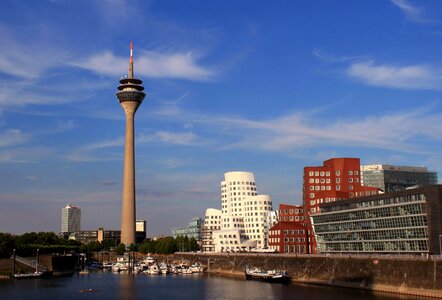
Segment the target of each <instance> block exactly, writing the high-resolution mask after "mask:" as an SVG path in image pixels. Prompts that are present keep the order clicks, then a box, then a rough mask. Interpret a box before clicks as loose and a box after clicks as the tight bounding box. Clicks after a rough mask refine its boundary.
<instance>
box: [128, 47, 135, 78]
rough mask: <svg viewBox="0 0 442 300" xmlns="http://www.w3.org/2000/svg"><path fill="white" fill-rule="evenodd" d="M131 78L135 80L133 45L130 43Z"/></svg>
mask: <svg viewBox="0 0 442 300" xmlns="http://www.w3.org/2000/svg"><path fill="white" fill-rule="evenodd" d="M128 75H129V76H128V77H129V78H134V59H133V43H132V41H130V57H129V74H128Z"/></svg>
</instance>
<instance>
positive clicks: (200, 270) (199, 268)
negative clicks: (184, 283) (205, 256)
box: [189, 263, 204, 273]
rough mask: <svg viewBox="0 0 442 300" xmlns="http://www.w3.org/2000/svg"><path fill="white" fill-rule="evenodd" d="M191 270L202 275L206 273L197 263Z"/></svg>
mask: <svg viewBox="0 0 442 300" xmlns="http://www.w3.org/2000/svg"><path fill="white" fill-rule="evenodd" d="M189 269H190V270H191V271H192V272H193V273H202V272H204V268H203V266H202V265H200V264H198V263H195V264H193V265H191V266H190V267H189Z"/></svg>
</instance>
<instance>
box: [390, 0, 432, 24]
mask: <svg viewBox="0 0 442 300" xmlns="http://www.w3.org/2000/svg"><path fill="white" fill-rule="evenodd" d="M390 1H391V2H392V3H393V4H394V5H396V6H397V7H398V8H399V9H400V10H401V11H402V12H403V13H404V15H405V16H406V17H407V18H408V19H409V20H411V21H413V22H423V21H425V18H424V16H423V12H422V9H421V8H418V7H417V6H415V5H414V4H412V3H411V2H410V1H408V0H390Z"/></svg>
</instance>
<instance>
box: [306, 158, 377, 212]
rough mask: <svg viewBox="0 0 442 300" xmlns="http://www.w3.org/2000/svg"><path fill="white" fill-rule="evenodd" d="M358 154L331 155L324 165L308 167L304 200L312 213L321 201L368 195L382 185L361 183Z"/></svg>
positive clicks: (373, 193)
mask: <svg viewBox="0 0 442 300" xmlns="http://www.w3.org/2000/svg"><path fill="white" fill-rule="evenodd" d="M360 169H361V166H360V160H359V158H332V159H329V160H326V161H324V163H323V165H322V166H318V167H305V168H304V177H303V179H304V183H303V193H302V194H303V195H302V199H303V204H304V206H305V208H306V209H307V210H308V212H309V213H310V214H315V213H318V212H319V204H321V203H328V202H333V201H336V200H337V199H346V198H353V197H361V196H368V195H376V194H378V193H379V189H378V188H375V187H366V186H363V185H361V171H360Z"/></svg>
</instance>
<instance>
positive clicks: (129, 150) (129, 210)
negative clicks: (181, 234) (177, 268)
mask: <svg viewBox="0 0 442 300" xmlns="http://www.w3.org/2000/svg"><path fill="white" fill-rule="evenodd" d="M142 83H143V82H142V81H141V80H140V79H136V78H134V70H133V57H132V42H131V43H130V59H129V74H128V76H127V77H124V78H122V79H121V80H120V85H119V86H118V92H117V93H116V96H117V98H118V100H119V102H120V105H121V107H122V108H123V110H124V112H125V114H126V142H125V149H124V176H123V195H122V209H121V243H123V244H125V245H126V246H128V245H130V244H134V243H135V216H136V206H135V149H134V148H135V147H134V146H135V145H134V144H135V137H134V119H135V112H136V111H137V109H138V107H139V106H140V104H141V103H142V102H143V100H144V97H145V96H146V94H145V93H144V92H143V90H144V87H143V86H142Z"/></svg>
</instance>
